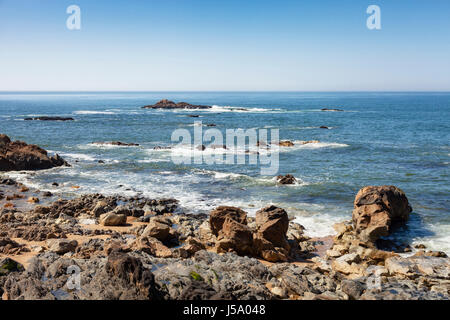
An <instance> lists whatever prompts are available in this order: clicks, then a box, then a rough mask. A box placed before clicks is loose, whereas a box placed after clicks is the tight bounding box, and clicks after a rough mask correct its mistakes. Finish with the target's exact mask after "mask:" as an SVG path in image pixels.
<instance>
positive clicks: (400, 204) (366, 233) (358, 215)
mask: <svg viewBox="0 0 450 320" xmlns="http://www.w3.org/2000/svg"><path fill="white" fill-rule="evenodd" d="M411 211H412V208H411V206H410V205H409V202H408V198H406V195H405V193H404V192H403V191H402V190H400V189H399V188H397V187H394V186H368V187H364V188H362V189H361V190H359V192H358V194H357V195H356V197H355V201H354V210H353V224H354V226H355V230H356V232H357V233H359V234H360V236H361V238H362V239H365V240H370V241H375V240H377V239H378V238H379V237H381V236H387V235H389V233H390V232H391V226H392V224H393V223H398V222H405V221H407V220H408V218H409V214H410V213H411Z"/></svg>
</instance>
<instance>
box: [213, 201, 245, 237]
mask: <svg viewBox="0 0 450 320" xmlns="http://www.w3.org/2000/svg"><path fill="white" fill-rule="evenodd" d="M226 218H230V219H232V220H235V221H236V222H238V223H241V224H244V225H246V224H247V213H246V212H245V211H244V210H242V209H239V208H236V207H227V206H220V207H217V208H215V209H214V210H212V211H211V212H210V214H209V224H210V227H211V232H212V233H213V234H214V235H215V236H218V235H219V231H220V230H222V226H223V223H224V222H225V219H226Z"/></svg>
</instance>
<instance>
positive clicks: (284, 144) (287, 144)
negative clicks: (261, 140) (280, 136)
mask: <svg viewBox="0 0 450 320" xmlns="http://www.w3.org/2000/svg"><path fill="white" fill-rule="evenodd" d="M278 145H279V146H280V147H293V146H294V143H293V142H292V141H289V140H284V141H283V140H282V141H280V142H279V143H278Z"/></svg>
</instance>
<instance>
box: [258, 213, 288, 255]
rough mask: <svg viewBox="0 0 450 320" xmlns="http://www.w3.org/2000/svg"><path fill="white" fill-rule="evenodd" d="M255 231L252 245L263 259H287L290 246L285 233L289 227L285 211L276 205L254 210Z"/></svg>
mask: <svg viewBox="0 0 450 320" xmlns="http://www.w3.org/2000/svg"><path fill="white" fill-rule="evenodd" d="M256 227H257V231H256V233H255V234H254V237H253V238H254V246H255V250H256V251H257V252H258V254H259V255H260V256H261V257H262V258H263V259H265V260H268V261H272V262H276V261H287V259H288V255H289V250H290V246H289V243H288V241H287V237H286V233H287V231H288V228H289V218H288V215H287V212H286V211H285V210H284V209H282V208H278V207H276V206H273V205H271V206H268V207H265V208H263V209H261V210H259V211H257V212H256Z"/></svg>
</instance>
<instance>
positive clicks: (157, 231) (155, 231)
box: [142, 219, 170, 241]
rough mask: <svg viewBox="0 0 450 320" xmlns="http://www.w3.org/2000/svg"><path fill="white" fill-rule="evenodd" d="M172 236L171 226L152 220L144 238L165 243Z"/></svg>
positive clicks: (145, 230)
mask: <svg viewBox="0 0 450 320" xmlns="http://www.w3.org/2000/svg"><path fill="white" fill-rule="evenodd" d="M169 234H170V226H168V225H167V224H164V223H161V222H160V221H158V220H155V219H151V220H150V222H149V224H148V225H147V227H146V228H145V229H144V232H143V233H142V236H144V237H153V238H156V239H158V240H160V241H165V240H166V239H167V238H168V237H169Z"/></svg>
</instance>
